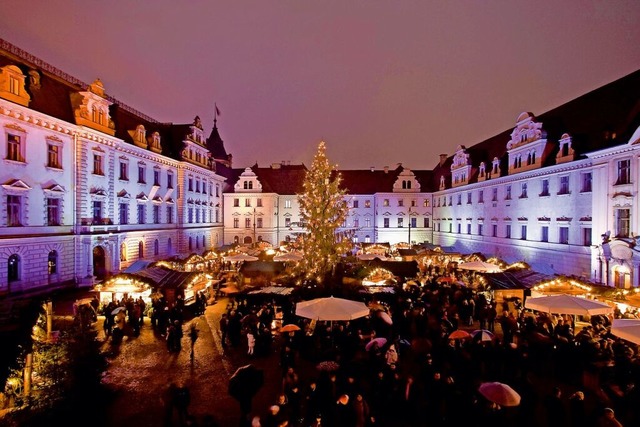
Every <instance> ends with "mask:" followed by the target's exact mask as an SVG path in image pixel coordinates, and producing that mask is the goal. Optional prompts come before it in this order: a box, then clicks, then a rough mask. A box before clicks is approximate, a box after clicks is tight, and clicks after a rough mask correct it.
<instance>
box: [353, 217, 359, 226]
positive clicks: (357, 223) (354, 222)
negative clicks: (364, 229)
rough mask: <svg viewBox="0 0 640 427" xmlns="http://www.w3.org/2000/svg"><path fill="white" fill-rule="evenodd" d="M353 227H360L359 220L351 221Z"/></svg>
mask: <svg viewBox="0 0 640 427" xmlns="http://www.w3.org/2000/svg"><path fill="white" fill-rule="evenodd" d="M353 227H354V228H358V227H360V219H359V218H354V219H353Z"/></svg>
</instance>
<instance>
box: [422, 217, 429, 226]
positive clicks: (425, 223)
mask: <svg viewBox="0 0 640 427" xmlns="http://www.w3.org/2000/svg"><path fill="white" fill-rule="evenodd" d="M423 224H424V225H423V227H424V228H429V218H423Z"/></svg>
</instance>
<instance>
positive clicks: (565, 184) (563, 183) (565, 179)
mask: <svg viewBox="0 0 640 427" xmlns="http://www.w3.org/2000/svg"><path fill="white" fill-rule="evenodd" d="M558 194H569V175H565V176H561V177H560V189H559V190H558Z"/></svg>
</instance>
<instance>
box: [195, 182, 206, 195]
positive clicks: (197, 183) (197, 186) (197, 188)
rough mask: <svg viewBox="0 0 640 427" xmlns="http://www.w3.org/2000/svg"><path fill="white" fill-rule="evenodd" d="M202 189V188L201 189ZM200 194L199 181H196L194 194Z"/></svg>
mask: <svg viewBox="0 0 640 427" xmlns="http://www.w3.org/2000/svg"><path fill="white" fill-rule="evenodd" d="M202 188H203V189H204V186H203V187H202ZM199 192H200V180H199V179H196V193H199Z"/></svg>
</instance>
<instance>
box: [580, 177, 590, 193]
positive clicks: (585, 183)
mask: <svg viewBox="0 0 640 427" xmlns="http://www.w3.org/2000/svg"><path fill="white" fill-rule="evenodd" d="M592 179H593V175H591V172H585V173H583V174H582V189H581V191H582V192H583V193H591V181H592Z"/></svg>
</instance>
